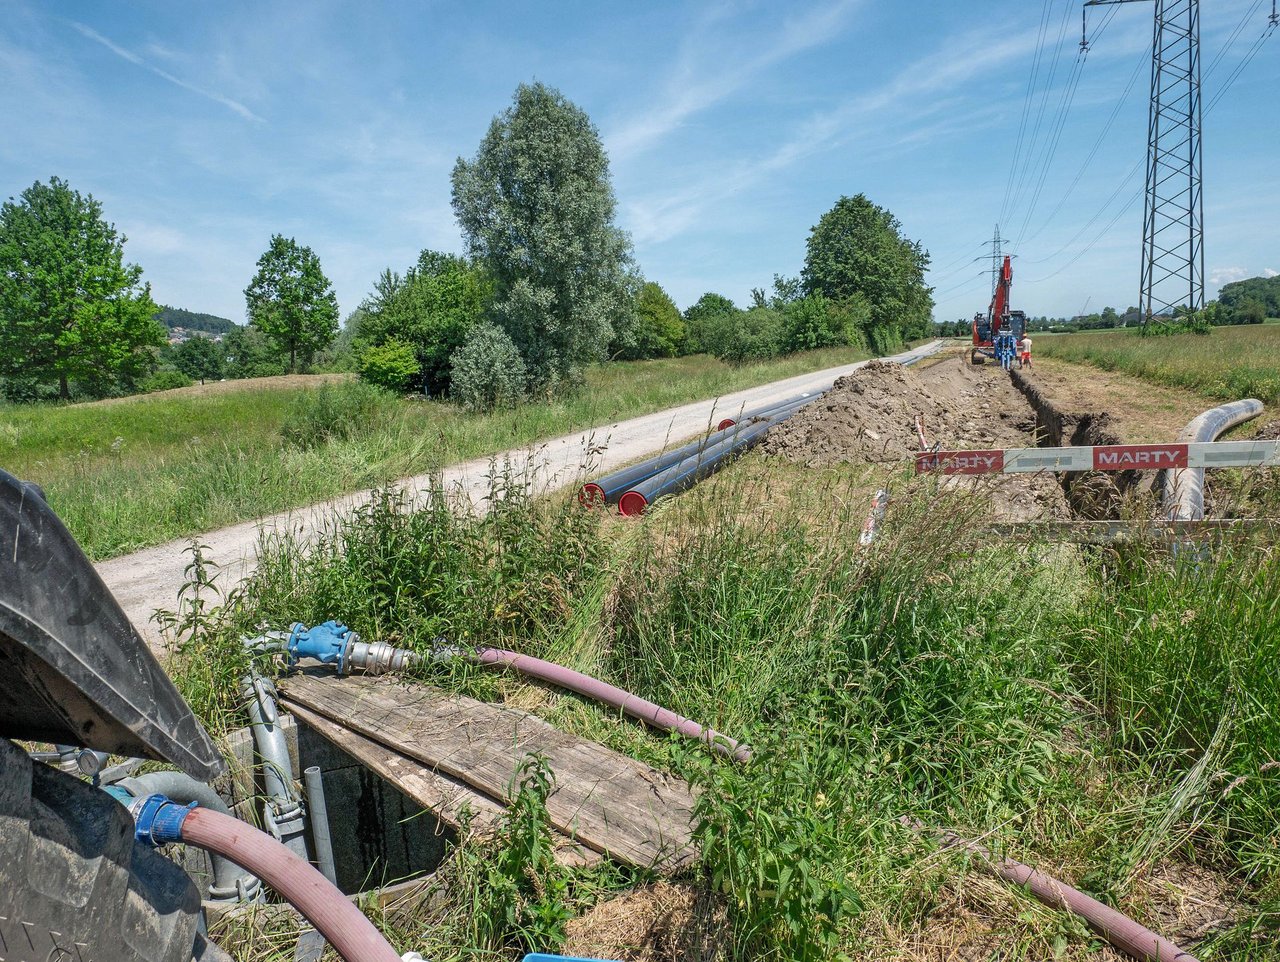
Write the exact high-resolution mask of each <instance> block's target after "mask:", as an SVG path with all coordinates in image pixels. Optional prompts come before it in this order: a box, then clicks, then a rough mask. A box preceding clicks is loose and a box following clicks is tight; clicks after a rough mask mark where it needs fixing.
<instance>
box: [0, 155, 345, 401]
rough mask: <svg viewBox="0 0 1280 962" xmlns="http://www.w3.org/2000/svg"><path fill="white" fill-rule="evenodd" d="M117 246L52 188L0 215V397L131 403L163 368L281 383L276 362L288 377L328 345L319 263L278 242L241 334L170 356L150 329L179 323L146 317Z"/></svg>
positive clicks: (147, 304) (139, 290)
mask: <svg viewBox="0 0 1280 962" xmlns="http://www.w3.org/2000/svg"><path fill="white" fill-rule="evenodd" d="M125 241H126V238H125V237H124V236H123V235H121V234H119V233H118V232H117V231H116V229H115V226H114V225H112V224H109V223H108V222H107V221H106V220H105V219H104V218H103V216H102V205H101V204H100V203H99V202H98V201H97V200H95V199H94V197H93V196H92V195H83V194H81V193H80V192H79V191H77V190H74V189H72V187H71V186H70V185H69V184H68V183H67V182H66V181H64V180H61V179H59V178H57V177H53V178H50V180H49V182H48V183H47V184H42V183H39V182H37V183H35V184H32V185H31V187H29V188H27V189H26V190H25V191H23V192H22V194H21V196H20V198H17V199H15V198H12V197H11V198H9V200H8V201H6V202H5V203H4V204H3V206H0V379H2V380H3V386H4V390H5V393H6V394H7V395H9V396H10V397H14V398H21V399H34V398H38V397H41V396H42V395H43V393H44V392H45V391H47V390H49V389H50V388H51V387H54V388H56V391H57V396H58V397H60V398H62V399H64V400H65V399H68V398H70V397H71V396H72V389H73V387H74V388H75V389H76V391H77V392H78V393H82V394H85V395H87V396H90V397H103V396H106V395H110V394H126V393H131V392H133V391H136V390H139V389H142V388H143V387H154V386H157V384H156V383H155V381H154V379H153V375H154V373H155V371H156V369H157V367H158V366H160V365H161V364H163V363H164V362H166V361H171V362H172V364H173V368H175V369H177V370H178V371H180V372H184V374H186V372H190V373H189V374H186V376H190V377H199V378H202V379H203V378H208V377H214V376H222V374H223V373H224V372H225V371H226V370H228V366H230V369H231V370H233V371H237V372H242V373H244V374H245V375H247V376H252V375H256V374H259V373H280V371H281V370H282V369H283V365H281V364H280V363H278V359H279V358H280V357H281V356H286V355H287V357H288V365H287V367H288V370H296V369H297V366H298V364H299V363H300V362H301V363H303V364H306V363H309V362H310V360H311V359H312V358H313V357H314V355H315V352H316V351H318V350H320V349H321V348H323V347H325V346H327V345H328V344H329V343H331V342H332V341H333V339H334V337H335V336H336V334H337V331H338V305H337V301H336V299H335V297H334V294H333V288H332V285H330V283H329V281H328V279H327V278H325V276H324V274H323V272H322V271H321V270H320V262H319V259H318V258H317V257H316V256H315V254H314V252H312V251H311V250H310V249H309V248H306V247H302V246H299V245H298V244H297V243H296V242H295V241H294V240H292V239H287V238H284V237H282V236H279V235H277V236H275V237H272V238H271V244H270V246H269V247H268V249H267V251H266V253H264V254H263V255H262V257H261V258H260V259H259V261H258V271H257V274H256V275H255V276H254V278H253V280H252V281H251V282H250V284H249V287H248V288H247V289H246V290H245V299H246V303H247V307H248V313H249V318H250V325H251V329H250V330H246V329H244V328H238V327H236V328H233V329H232V330H231V331H229V332H228V333H227V334H226V335H225V343H224V344H223V345H215V344H213V342H212V341H207V340H205V339H204V338H192V339H191V340H190V341H189V342H188V344H189V346H187V345H183V346H182V347H181V348H180V349H176V350H174V351H172V353H171V354H170V349H169V348H168V330H167V328H166V326H165V324H163V323H161V320H160V318H161V317H162V316H166V315H165V313H164V312H167V316H168V317H169V318H171V319H177V320H187V319H188V316H187V314H188V312H182V311H175V310H174V309H172V308H164V309H162V308H160V307H158V306H157V305H156V303H155V301H153V300H152V298H151V287H150V285H149V284H146V283H144V282H143V281H142V268H141V267H139V266H138V265H137V264H130V263H127V262H126V261H125V259H124V244H125ZM189 317H190V320H191V321H192V323H193V326H196V325H198V326H200V327H208V326H209V316H208V315H194V314H192V315H189ZM272 354H274V355H275V357H274V358H272V357H271V356H270V355H272ZM149 380H151V383H150V384H148V381H149ZM160 386H163V384H161V385H160Z"/></svg>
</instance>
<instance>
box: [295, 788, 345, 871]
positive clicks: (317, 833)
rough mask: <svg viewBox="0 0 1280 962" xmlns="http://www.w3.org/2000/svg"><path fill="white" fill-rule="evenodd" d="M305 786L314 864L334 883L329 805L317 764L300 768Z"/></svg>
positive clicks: (334, 869) (335, 869) (334, 868)
mask: <svg viewBox="0 0 1280 962" xmlns="http://www.w3.org/2000/svg"><path fill="white" fill-rule="evenodd" d="M302 778H303V782H304V783H305V784H306V786H307V817H308V819H309V820H310V822H311V840H312V842H314V843H315V850H316V865H317V866H319V868H320V871H321V872H323V873H324V877H325V878H327V879H328V880H329V881H330V882H332V883H333V884H334V885H337V884H338V872H337V868H336V867H335V865H334V862H333V838H332V836H331V835H330V834H329V806H328V804H327V803H326V802H325V799H324V776H323V775H322V774H321V772H320V766H319V765H312V766H311V767H309V768H304V769H303V770H302Z"/></svg>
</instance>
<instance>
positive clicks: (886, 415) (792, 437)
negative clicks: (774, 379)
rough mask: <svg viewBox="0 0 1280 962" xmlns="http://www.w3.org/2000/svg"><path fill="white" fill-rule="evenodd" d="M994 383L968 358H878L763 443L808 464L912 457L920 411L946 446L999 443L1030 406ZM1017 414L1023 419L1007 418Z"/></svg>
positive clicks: (929, 429)
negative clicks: (930, 361)
mask: <svg viewBox="0 0 1280 962" xmlns="http://www.w3.org/2000/svg"><path fill="white" fill-rule="evenodd" d="M1005 381H1006V382H1007V378H1005ZM991 387H992V386H991V385H990V384H987V383H986V380H984V375H983V374H982V373H979V372H975V371H973V370H972V369H969V368H968V366H967V365H965V364H963V363H962V362H954V361H953V362H944V363H942V364H938V365H935V366H934V367H931V368H929V369H928V370H926V371H924V372H921V373H919V374H917V373H916V372H915V371H913V370H911V369H910V368H905V367H902V365H900V364H894V363H891V362H887V361H872V362H871V363H869V364H868V365H867V366H866V367H863V368H860V369H858V370H857V371H855V372H854V373H852V374H849V375H846V376H845V377H842V378H840V379H839V380H838V381H836V382H835V384H834V385H833V386H832V388H831V390H830V391H828V392H827V393H826V394H825V395H824V396H823V398H822V399H821V400H820V401H817V402H815V403H813V404H811V405H809V406H808V407H806V408H804V409H802V410H801V411H799V412H798V413H796V414H794V415H793V416H792V417H790V418H788V419H787V420H786V421H784V422H783V423H782V424H780V425H778V426H777V427H776V428H774V429H773V430H771V431H770V432H769V436H768V437H767V438H765V440H764V443H763V444H762V445H761V447H762V450H763V451H764V453H765V454H766V455H772V456H777V457H784V458H787V459H788V460H790V461H794V462H796V463H798V464H804V465H806V466H808V467H820V466H823V465H827V464H834V463H837V462H842V461H854V462H858V461H871V462H877V463H887V462H901V461H909V460H911V459H912V458H914V457H915V454H916V452H917V451H919V450H920V443H919V441H918V439H917V434H916V417H917V416H919V417H920V419H921V421H922V423H923V425H924V428H925V433H926V435H927V436H928V437H929V439H930V440H931V441H934V440H940V441H942V442H943V446H944V447H948V448H954V447H981V446H983V445H994V444H995V443H997V442H998V441H999V440H1001V439H1002V438H1004V439H1008V438H1011V437H1012V438H1016V437H1018V431H1017V430H1016V427H1022V426H1025V425H1022V424H1021V423H1020V422H1021V421H1026V420H1027V412H1026V410H1025V406H1023V405H1021V404H1020V403H1016V404H1011V405H1010V404H1001V403H1000V399H999V398H995V397H992V396H991ZM1011 421H1018V422H1019V424H1018V425H1016V426H1015V425H1013V424H1006V422H1011ZM1010 428H1014V430H1013V433H1012V434H1011V433H1010V430H1009V429H1010Z"/></svg>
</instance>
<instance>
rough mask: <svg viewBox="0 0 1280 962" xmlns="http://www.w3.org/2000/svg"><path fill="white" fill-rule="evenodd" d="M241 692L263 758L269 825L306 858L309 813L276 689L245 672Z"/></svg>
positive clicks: (259, 755)
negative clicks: (295, 775) (298, 786)
mask: <svg viewBox="0 0 1280 962" xmlns="http://www.w3.org/2000/svg"><path fill="white" fill-rule="evenodd" d="M240 693H241V695H242V696H243V697H244V699H245V707H246V710H247V711H248V713H249V727H250V728H251V729H252V730H253V742H254V746H255V748H256V750H257V753H258V757H259V758H260V759H261V760H262V781H263V785H264V787H265V788H266V792H267V802H266V806H265V809H266V811H265V814H266V821H267V822H268V827H270V828H271V829H272V831H273V832H274V833H275V834H277V835H278V836H279V837H280V840H281V841H282V842H284V844H285V845H287V846H288V847H289V848H290V849H291V850H292V851H293V852H294V853H295V854H296V855H298V856H299V857H301V858H304V859H305V858H306V857H307V840H306V838H305V837H304V834H303V833H304V831H305V822H306V815H305V813H304V812H303V809H302V799H301V798H300V797H299V795H298V792H297V789H296V788H295V787H294V784H293V759H292V758H290V757H289V743H288V742H287V741H286V740H285V737H284V732H283V731H282V730H281V728H280V718H279V710H278V709H277V707H276V700H275V688H274V686H273V685H272V684H271V682H269V681H268V680H267V679H265V678H263V677H262V676H260V675H245V676H244V678H242V679H240Z"/></svg>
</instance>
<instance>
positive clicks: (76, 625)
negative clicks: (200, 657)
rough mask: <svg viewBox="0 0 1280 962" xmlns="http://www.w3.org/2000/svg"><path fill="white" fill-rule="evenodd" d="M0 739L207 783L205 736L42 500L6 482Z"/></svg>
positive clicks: (0, 488)
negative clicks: (90, 754) (104, 755)
mask: <svg viewBox="0 0 1280 962" xmlns="http://www.w3.org/2000/svg"><path fill="white" fill-rule="evenodd" d="M0 735H3V736H5V737H8V738H16V739H30V740H33V741H42V742H55V743H61V744H72V745H82V746H85V747H87V748H94V749H97V750H98V751H103V752H110V753H112V754H117V755H127V756H132V757H142V758H154V759H159V760H162V761H167V762H169V763H171V764H173V765H176V766H178V767H179V768H180V769H182V770H183V771H184V772H186V773H187V774H188V775H191V776H193V777H194V778H198V779H200V780H201V781H205V782H207V781H209V780H210V779H212V778H213V777H214V776H216V775H218V774H219V773H221V772H222V770H223V769H224V768H225V764H224V762H223V761H222V758H221V756H219V754H218V752H217V750H216V749H215V747H214V745H213V742H212V740H211V739H210V738H209V734H208V733H207V732H206V731H205V730H204V728H203V726H202V725H201V724H200V722H199V721H198V720H197V719H196V717H195V716H194V715H193V714H192V713H191V709H190V708H189V707H187V704H186V702H185V701H183V699H182V696H181V695H180V694H179V693H178V690H177V688H175V687H174V685H173V682H172V681H170V680H169V677H168V676H167V675H166V674H165V672H164V670H163V669H162V668H161V667H160V663H159V662H158V661H157V660H156V658H155V656H154V655H153V654H152V653H151V650H150V649H149V648H148V647H147V644H146V642H145V641H143V640H142V638H141V637H140V636H139V635H138V632H137V631H136V630H135V629H134V627H133V625H131V624H130V623H129V619H128V618H127V617H126V616H125V613H124V611H123V610H122V609H121V608H120V605H119V604H118V603H117V602H116V600H115V597H114V596H113V595H112V594H111V592H110V590H109V589H108V588H107V586H106V585H105V584H104V583H103V581H102V579H101V578H100V577H99V576H98V573H97V572H96V571H95V570H94V568H93V565H92V564H90V562H89V559H88V558H86V557H85V554H84V552H83V551H82V550H81V549H80V546H79V545H78V544H77V543H76V541H75V539H74V538H73V537H72V536H71V534H70V533H69V532H68V531H67V529H66V527H65V526H64V525H63V524H62V521H61V520H60V519H59V518H58V516H57V515H56V514H54V512H53V511H52V510H51V509H50V508H49V506H48V505H47V504H46V503H45V500H44V497H43V495H42V493H41V492H40V489H39V488H37V487H36V486H35V485H33V484H26V483H23V482H21V481H18V480H17V479H16V478H14V477H12V476H11V475H9V474H6V473H5V472H4V471H0Z"/></svg>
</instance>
